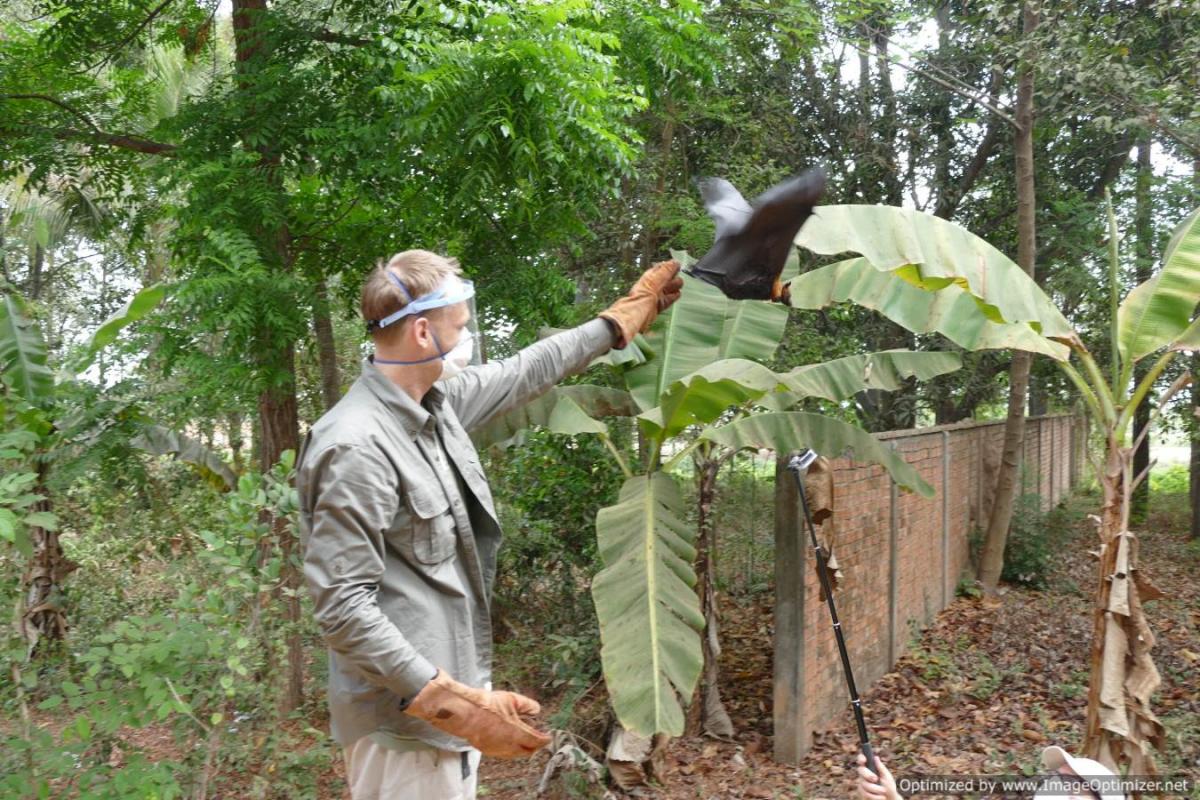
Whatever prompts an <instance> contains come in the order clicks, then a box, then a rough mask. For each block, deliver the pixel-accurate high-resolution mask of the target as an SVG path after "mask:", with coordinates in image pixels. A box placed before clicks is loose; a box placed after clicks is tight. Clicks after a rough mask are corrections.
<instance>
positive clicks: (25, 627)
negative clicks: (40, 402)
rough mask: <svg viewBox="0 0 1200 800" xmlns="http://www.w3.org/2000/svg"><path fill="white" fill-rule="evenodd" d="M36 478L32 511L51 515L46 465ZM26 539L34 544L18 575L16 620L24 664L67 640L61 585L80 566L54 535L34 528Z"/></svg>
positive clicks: (39, 467)
mask: <svg viewBox="0 0 1200 800" xmlns="http://www.w3.org/2000/svg"><path fill="white" fill-rule="evenodd" d="M37 476H38V478H37V483H36V484H35V487H34V490H33V491H34V492H35V493H36V494H40V495H42V496H43V499H42V500H39V501H37V502H36V503H35V504H34V505H33V507H32V510H33V511H51V510H52V506H51V504H50V500H49V498H47V497H46V494H47V493H46V490H45V481H46V465H45V464H39V465H38V468H37ZM29 538H30V540H31V542H32V543H33V555H32V556H31V557H30V558H29V561H28V563H27V564H26V566H25V572H24V573H23V574H22V575H21V592H22V596H23V598H24V602H23V606H24V608H23V609H22V610H21V613H20V618H19V619H18V620H17V624H18V629H19V632H20V634H21V637H22V638H23V639H24V640H25V648H26V649H25V658H26V660H29V659H32V658H33V657H34V656H36V655H37V654H38V653H39V652H42V651H44V648H46V647H48V646H49V647H52V646H54V643H56V642H62V641H63V640H64V639H65V638H66V636H67V627H68V626H67V617H66V613H65V611H64V610H63V598H64V597H65V590H64V588H63V584H64V583H65V582H66V580H67V576H68V575H70V574H71V573H72V572H74V571H75V570H76V569H77V568H78V566H79V565H78V564H76V563H75V562H73V561H71V560H69V559H68V558H67V557H66V556H65V555H64V554H63V549H62V545H61V544H59V541H58V532H57V531H53V530H50V529H48V528H43V527H39V526H33V527H31V528H30V529H29Z"/></svg>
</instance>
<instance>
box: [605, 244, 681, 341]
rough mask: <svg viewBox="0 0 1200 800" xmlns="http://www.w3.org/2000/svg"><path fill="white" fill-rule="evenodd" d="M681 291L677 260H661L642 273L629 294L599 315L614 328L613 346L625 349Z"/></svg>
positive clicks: (677, 297) (676, 298)
mask: <svg viewBox="0 0 1200 800" xmlns="http://www.w3.org/2000/svg"><path fill="white" fill-rule="evenodd" d="M681 289H683V279H682V278H680V277H679V262H678V261H660V262H658V263H657V264H655V265H654V266H653V267H651V268H650V269H648V270H646V271H645V272H644V273H642V277H640V278H638V281H637V283H635V284H634V285H633V288H632V289H630V290H629V294H628V295H626V296H625V297H622V298H621V299H620V300H618V301H617V302H615V303H613V304H612V305H611V306H609V307H608V308H607V309H605V310H604V311H601V312H600V316H601V317H603V318H604V319H606V320H608V321H609V322H611V323H612V324H613V326H614V327H615V328H616V329H617V343H616V345H615V346H616V347H618V348H620V347H624V346H625V345H627V344H629V342H630V341H632V340H633V337H634V336H636V335H637V334H639V333H645V332H646V331H647V330H648V329H649V328H650V324H651V323H652V322H654V318H655V317H657V316H658V315H659V314H660V313H661V312H663V311H666V310H667V309H668V308H670V306H671V304H672V303H674V302H675V301H676V300H678V299H679V292H680V290H681Z"/></svg>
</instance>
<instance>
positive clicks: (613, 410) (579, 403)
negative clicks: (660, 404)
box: [471, 384, 637, 449]
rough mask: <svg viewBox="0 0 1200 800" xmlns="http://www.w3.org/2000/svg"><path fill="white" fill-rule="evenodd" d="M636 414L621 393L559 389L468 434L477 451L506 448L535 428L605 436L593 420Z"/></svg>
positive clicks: (585, 386)
mask: <svg viewBox="0 0 1200 800" xmlns="http://www.w3.org/2000/svg"><path fill="white" fill-rule="evenodd" d="M636 413H637V407H636V406H635V405H634V404H633V398H631V397H630V396H629V393H628V392H623V391H621V390H620V389H609V388H607V387H604V386H591V385H588V384H578V385H574V386H558V387H555V388H553V389H551V390H550V391H549V392H547V393H546V394H544V395H542V396H541V397H538V398H537V399H535V400H532V401H530V402H529V403H526V404H525V405H523V406H521V407H519V408H515V409H513V410H512V411H509V412H508V413H507V414H501V415H500V416H499V417H495V418H493V419H491V420H489V421H488V422H487V424H485V425H482V426H480V427H478V428H476V429H475V430H473V431H471V440H472V441H473V442H474V443H475V446H476V447H478V448H480V449H483V448H485V447H491V446H493V445H495V446H499V447H506V446H508V444H510V443H511V442H512V441H513V439H514V437H515V436H516V435H517V434H518V433H519V432H521V431H523V430H526V429H528V428H532V427H535V426H538V427H543V428H547V429H549V430H551V431H553V432H554V433H565V434H570V435H574V434H577V433H604V434H607V433H608V426H606V425H605V424H604V423H603V422H601V421H600V420H598V419H594V417H628V416H632V415H634V414H636Z"/></svg>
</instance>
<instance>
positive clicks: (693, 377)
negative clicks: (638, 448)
mask: <svg viewBox="0 0 1200 800" xmlns="http://www.w3.org/2000/svg"><path fill="white" fill-rule="evenodd" d="M784 387H785V383H784V379H783V378H782V377H781V376H780V375H777V374H775V373H774V372H772V371H771V370H769V369H767V368H766V367H764V366H763V365H761V364H756V363H754V362H753V361H747V360H746V359H744V358H727V359H723V360H721V361H717V362H715V363H713V364H709V365H707V366H705V367H701V368H700V369H698V370H696V371H695V372H693V373H691V374H689V375H685V376H684V377H682V378H680V379H679V380H677V381H675V382H673V383H672V384H671V385H670V387H669V388H668V389H667V391H666V393H665V394H664V395H663V396H662V403H661V404H660V405H658V406H656V407H654V408H652V409H650V410H648V411H645V412H643V413H641V414H639V415H638V420H639V421H640V423H641V425H642V428H643V430H645V431H646V432H647V433H648V434H650V435H651V436H652V437H654V438H655V439H657V440H658V441H659V442H662V441H664V440H665V439H667V438H669V437H671V436H674V435H676V434H677V433H679V432H680V431H682V430H683V429H684V428H686V427H687V426H688V425H697V424H699V425H704V424H707V423H709V422H712V421H713V420H715V419H717V418H718V417H720V416H721V414H722V413H724V411H725V410H726V409H727V408H729V407H730V406H734V405H739V404H741V403H744V402H746V401H747V400H755V399H757V398H760V397H762V396H763V395H764V394H767V393H769V392H774V391H776V390H777V389H781V388H784Z"/></svg>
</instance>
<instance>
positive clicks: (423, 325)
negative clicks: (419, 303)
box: [409, 317, 433, 347]
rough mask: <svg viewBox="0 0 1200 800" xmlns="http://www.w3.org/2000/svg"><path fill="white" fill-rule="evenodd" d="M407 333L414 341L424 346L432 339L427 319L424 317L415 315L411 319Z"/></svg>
mask: <svg viewBox="0 0 1200 800" xmlns="http://www.w3.org/2000/svg"><path fill="white" fill-rule="evenodd" d="M409 333H410V334H411V335H412V337H413V339H414V341H415V342H416V343H417V344H419V345H421V346H422V347H424V346H425V345H427V344H429V343H430V341H431V340H432V339H433V336H432V334H431V333H430V328H429V320H428V319H427V318H426V317H417V318H416V319H414V320H413V321H412V325H411V326H410V331H409Z"/></svg>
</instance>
